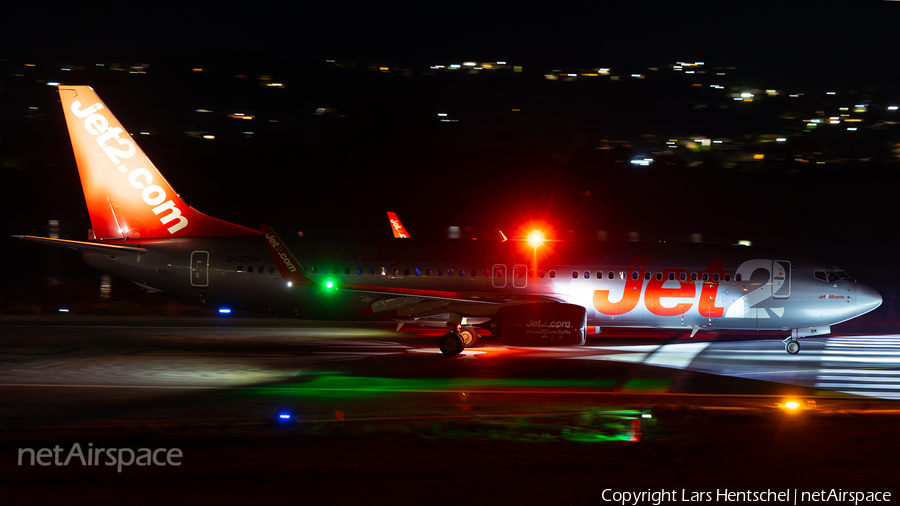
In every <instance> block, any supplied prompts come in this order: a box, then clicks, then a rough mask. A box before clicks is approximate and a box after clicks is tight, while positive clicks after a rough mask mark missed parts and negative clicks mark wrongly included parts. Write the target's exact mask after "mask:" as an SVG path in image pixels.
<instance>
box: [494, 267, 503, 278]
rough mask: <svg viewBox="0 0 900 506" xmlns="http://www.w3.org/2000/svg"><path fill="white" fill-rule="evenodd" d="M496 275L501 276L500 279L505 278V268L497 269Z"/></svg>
mask: <svg viewBox="0 0 900 506" xmlns="http://www.w3.org/2000/svg"><path fill="white" fill-rule="evenodd" d="M494 276H495V277H497V278H499V279H503V277H504V276H503V269H497V270H496V271H494Z"/></svg>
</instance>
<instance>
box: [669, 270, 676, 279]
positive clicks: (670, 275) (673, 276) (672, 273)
mask: <svg viewBox="0 0 900 506" xmlns="http://www.w3.org/2000/svg"><path fill="white" fill-rule="evenodd" d="M674 280H675V273H674V272H670V273H669V281H674Z"/></svg>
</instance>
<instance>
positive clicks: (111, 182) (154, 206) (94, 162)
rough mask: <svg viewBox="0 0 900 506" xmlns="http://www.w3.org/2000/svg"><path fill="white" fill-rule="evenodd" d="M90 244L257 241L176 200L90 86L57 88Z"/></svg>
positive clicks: (248, 231) (237, 227)
mask: <svg viewBox="0 0 900 506" xmlns="http://www.w3.org/2000/svg"><path fill="white" fill-rule="evenodd" d="M59 98H60V101H61V102H62V106H63V111H64V112H65V115H66V124H67V125H68V128H69V137H70V138H71V139H72V149H73V150H74V151H75V161H76V163H77V164H78V173H79V175H80V176H81V186H82V187H83V188H84V198H85V200H86V201H87V206H88V213H89V214H90V217H91V226H92V227H93V229H94V237H92V239H111V238H125V237H127V238H160V237H192V236H221V235H232V236H233V235H259V234H260V232H258V231H256V230H253V229H250V228H246V227H242V226H240V225H236V224H234V223H229V222H227V221H224V220H220V219H218V218H213V217H211V216H207V215H205V214H203V213H201V212H199V211H197V210H196V209H194V208H193V207H190V206H189V205H187V204H186V203H185V202H184V201H183V200H181V198H180V195H179V194H178V193H176V192H175V190H174V189H172V187H171V186H170V185H169V183H168V182H167V181H166V180H165V178H163V176H162V174H160V173H159V171H158V170H157V169H156V167H155V166H154V165H153V163H152V162H150V160H149V159H148V158H147V155H145V154H144V152H143V151H142V150H141V148H140V147H138V145H137V143H135V142H134V140H133V139H132V138H131V135H129V134H128V132H127V131H126V130H125V128H123V127H122V124H121V123H119V120H117V119H116V117H115V116H113V115H112V113H111V112H110V111H109V109H107V108H106V105H104V104H103V102H102V101H101V100H100V97H98V96H97V94H96V93H95V92H94V90H93V89H92V88H91V87H90V86H64V85H60V86H59Z"/></svg>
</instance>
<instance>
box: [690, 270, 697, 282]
mask: <svg viewBox="0 0 900 506" xmlns="http://www.w3.org/2000/svg"><path fill="white" fill-rule="evenodd" d="M691 281H697V273H696V272H692V273H691Z"/></svg>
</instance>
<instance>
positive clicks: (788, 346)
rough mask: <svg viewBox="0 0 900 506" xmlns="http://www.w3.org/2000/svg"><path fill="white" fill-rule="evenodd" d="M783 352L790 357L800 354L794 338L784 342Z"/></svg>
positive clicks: (798, 345)
mask: <svg viewBox="0 0 900 506" xmlns="http://www.w3.org/2000/svg"><path fill="white" fill-rule="evenodd" d="M784 351H786V352H788V353H790V354H791V355H796V354H798V353H800V342H799V341H797V338H796V337H794V336H791V337H789V338H787V339H785V340H784Z"/></svg>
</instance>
